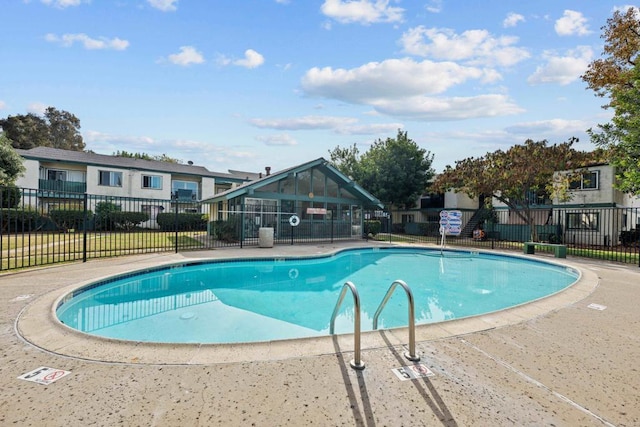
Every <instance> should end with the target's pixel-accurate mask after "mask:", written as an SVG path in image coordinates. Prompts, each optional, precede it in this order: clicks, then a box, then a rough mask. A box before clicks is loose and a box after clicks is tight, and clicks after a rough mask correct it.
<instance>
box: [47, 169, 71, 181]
mask: <svg viewBox="0 0 640 427" xmlns="http://www.w3.org/2000/svg"><path fill="white" fill-rule="evenodd" d="M47 180H49V181H66V180H67V171H61V170H55V169H48V170H47Z"/></svg>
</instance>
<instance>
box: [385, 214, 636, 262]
mask: <svg viewBox="0 0 640 427" xmlns="http://www.w3.org/2000/svg"><path fill="white" fill-rule="evenodd" d="M475 215H476V212H475V211H472V210H469V211H462V221H461V222H462V224H463V225H464V226H463V227H462V229H461V232H460V234H459V235H455V236H454V235H447V236H446V238H445V242H446V244H447V245H453V246H462V247H475V248H483V249H500V250H514V251H522V248H523V245H522V243H524V242H528V241H531V240H532V230H531V228H530V227H529V226H528V225H525V224H522V223H518V218H517V217H516V215H515V214H514V213H513V212H511V213H510V212H509V211H507V210H504V211H497V212H495V216H494V218H493V220H492V221H487V220H484V221H480V222H478V221H474V216H475ZM534 217H535V218H536V223H537V224H540V225H536V226H535V227H536V229H535V234H536V236H537V239H536V241H537V242H541V243H547V244H561V245H565V246H566V247H567V254H569V255H574V256H582V257H588V258H595V259H602V260H607V261H614V262H622V263H627V264H636V265H640V208H617V207H603V208H583V207H577V208H572V207H553V208H546V209H540V210H539V211H538V212H537V213H536V214H534ZM397 219H399V218H391V217H389V218H386V219H383V220H382V221H381V229H382V232H381V233H380V234H379V235H377V236H376V238H377V239H379V240H388V241H405V242H414V243H431V244H441V243H442V236H441V234H440V223H439V216H438V212H437V211H435V212H434V214H433V215H431V216H430V218H429V221H427V222H422V223H414V222H411V223H400V222H397ZM536 250H537V251H547V252H553V247H551V246H548V245H540V246H539V248H537V249H536Z"/></svg>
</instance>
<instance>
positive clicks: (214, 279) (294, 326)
mask: <svg viewBox="0 0 640 427" xmlns="http://www.w3.org/2000/svg"><path fill="white" fill-rule="evenodd" d="M578 277H579V274H578V272H577V271H575V270H573V269H571V268H567V267H562V266H558V265H555V264H550V263H545V262H540V261H533V260H527V259H522V258H516V257H508V256H503V255H493V254H485V253H470V252H456V251H444V252H442V253H441V251H440V250H433V249H415V248H369V249H358V250H345V251H341V252H338V253H336V254H334V255H331V256H322V257H316V258H302V259H300V258H296V259H243V260H231V261H216V262H212V261H208V262H194V263H189V264H183V265H179V266H170V267H164V268H158V269H155V270H151V271H143V272H138V273H133V274H128V275H126V276H123V277H116V278H113V279H111V280H108V281H103V282H100V283H95V284H92V285H90V286H87V287H84V288H82V289H79V290H76V291H75V292H73V294H70V295H67V296H66V297H65V298H63V300H62V302H61V303H60V304H59V305H58V308H57V316H58V318H59V319H60V321H62V322H63V323H65V324H66V325H68V326H70V327H72V328H75V329H78V330H80V331H84V332H87V333H89V334H93V335H100V336H105V337H111V338H117V339H123V340H135V341H146V342H187V343H229V342H252V341H268V340H278V339H288V338H301V337H310V336H319V335H328V334H329V321H330V318H331V313H332V312H333V309H334V306H335V304H336V301H337V299H338V296H339V294H340V291H341V290H342V286H343V285H344V283H345V282H346V281H351V282H353V283H354V284H355V285H356V287H357V288H358V292H359V294H360V299H361V318H362V329H363V330H365V331H366V330H371V329H372V320H373V319H372V317H373V315H374V313H375V311H376V309H377V308H378V305H379V304H380V302H381V301H382V299H383V297H384V295H385V293H386V292H387V290H388V289H389V286H390V285H391V284H392V282H393V281H394V280H397V279H401V280H404V281H405V282H406V283H407V284H408V285H409V287H410V288H411V290H412V291H413V294H414V299H415V315H416V324H424V323H433V322H440V321H444V320H450V319H456V318H461V317H467V316H472V315H477V314H482V313H487V312H492V311H496V310H500V309H503V308H507V307H512V306H515V305H518V304H522V303H525V302H528V301H531V300H535V299H538V298H541V297H544V296H546V295H550V294H552V293H555V292H558V291H560V290H562V289H564V288H566V287H568V286H569V285H571V284H572V283H574V282H575V281H576V280H577V278H578ZM407 311H408V308H407V297H406V295H405V293H404V292H403V291H402V289H397V290H396V292H395V293H394V295H393V296H392V297H391V299H390V300H389V302H388V303H387V305H386V308H385V309H384V310H383V312H382V314H381V316H380V318H379V323H378V327H379V329H384V328H393V327H399V326H406V325H407ZM353 320H354V310H353V298H352V297H351V295H350V294H347V296H346V297H345V300H344V302H343V304H342V309H341V311H340V313H339V315H338V317H337V318H336V327H335V332H336V333H347V332H353Z"/></svg>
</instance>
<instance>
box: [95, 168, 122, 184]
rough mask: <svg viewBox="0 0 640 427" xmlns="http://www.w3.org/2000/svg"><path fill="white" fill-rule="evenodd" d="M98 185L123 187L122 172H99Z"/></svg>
mask: <svg viewBox="0 0 640 427" xmlns="http://www.w3.org/2000/svg"><path fill="white" fill-rule="evenodd" d="M98 173H99V176H98V185H104V186H107V187H122V172H113V171H98Z"/></svg>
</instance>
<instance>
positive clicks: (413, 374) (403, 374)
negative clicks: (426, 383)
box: [392, 363, 435, 381]
mask: <svg viewBox="0 0 640 427" xmlns="http://www.w3.org/2000/svg"><path fill="white" fill-rule="evenodd" d="M392 371H393V373H394V374H396V376H397V377H398V378H399V379H400V380H401V381H407V380H415V379H418V378H425V377H432V376H434V375H435V374H434V373H433V371H432V370H431V369H429V368H428V367H427V365H425V364H424V363H415V364H413V365H409V366H402V367H400V368H394V369H392Z"/></svg>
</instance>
